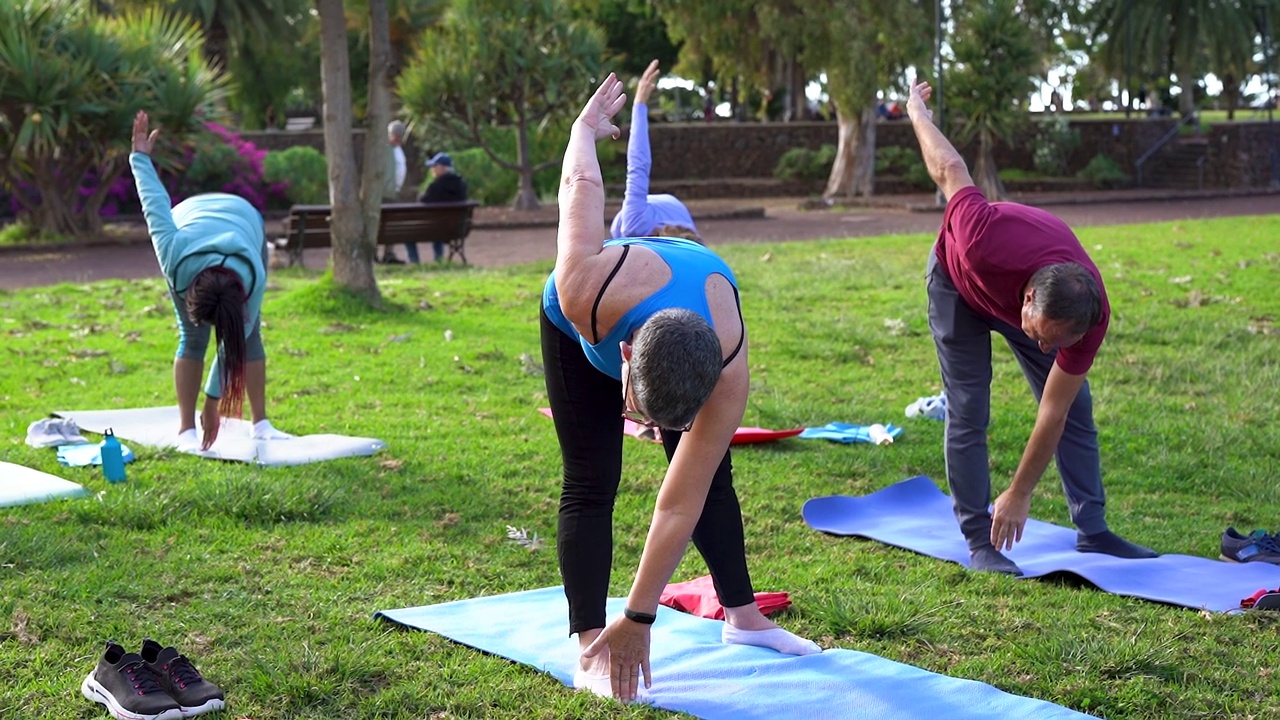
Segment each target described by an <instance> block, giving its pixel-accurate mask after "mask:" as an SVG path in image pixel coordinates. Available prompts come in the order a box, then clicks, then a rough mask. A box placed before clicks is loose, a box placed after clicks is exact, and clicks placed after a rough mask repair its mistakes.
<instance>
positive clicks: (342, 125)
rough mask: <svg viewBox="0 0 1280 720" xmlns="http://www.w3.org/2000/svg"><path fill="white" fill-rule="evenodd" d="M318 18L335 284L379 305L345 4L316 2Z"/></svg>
mask: <svg viewBox="0 0 1280 720" xmlns="http://www.w3.org/2000/svg"><path fill="white" fill-rule="evenodd" d="M316 11H317V12H318V13H319V14H320V79H321V86H322V89H323V94H324V154H325V159H326V160H327V161H328V163H329V205H330V206H331V207H332V214H331V217H330V220H329V228H330V229H329V234H330V236H331V237H332V243H333V281H334V282H335V283H337V284H338V285H341V286H344V287H346V288H348V289H350V290H352V291H353V292H355V293H357V294H359V295H362V296H364V297H366V298H368V299H369V300H370V301H375V300H376V299H377V298H378V284H377V282H376V281H375V280H374V277H373V248H372V247H369V246H368V244H367V242H366V240H365V237H364V216H363V215H362V214H361V212H360V197H359V194H358V192H357V186H356V176H357V173H356V153H355V148H354V147H352V143H351V65H350V61H349V58H348V57H347V24H346V17H345V15H344V14H343V9H342V0H316Z"/></svg>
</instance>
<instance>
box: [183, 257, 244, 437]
mask: <svg viewBox="0 0 1280 720" xmlns="http://www.w3.org/2000/svg"><path fill="white" fill-rule="evenodd" d="M244 303H245V293H244V284H243V283H241V282H240V277H239V276H237V275H236V274H235V273H234V272H232V271H230V270H228V269H226V268H222V267H211V268H208V269H207V270H203V271H201V272H200V274H198V275H196V277H195V280H193V281H192V282H191V285H190V286H189V287H188V288H187V314H188V315H189V316H190V317H191V322H193V323H195V324H197V325H200V324H208V325H212V326H213V330H214V332H215V333H216V335H217V342H218V350H217V352H218V364H219V366H220V369H221V377H219V378H218V379H219V380H220V381H221V382H222V399H221V400H219V401H218V412H219V414H221V415H222V417H232V418H238V417H240V414H241V413H242V412H243V410H244V394H245V380H244V377H245V355H246V346H245V338H244V323H245V317H244Z"/></svg>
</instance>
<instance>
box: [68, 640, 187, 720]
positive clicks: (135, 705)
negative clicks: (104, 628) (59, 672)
mask: <svg viewBox="0 0 1280 720" xmlns="http://www.w3.org/2000/svg"><path fill="white" fill-rule="evenodd" d="M80 692H81V693H84V696H85V697H87V698H89V699H90V700H92V701H94V702H96V703H101V704H103V705H105V706H107V711H108V712H110V713H111V716H112V717H114V718H117V720H180V718H181V717H182V709H181V708H180V707H179V705H178V701H177V700H175V699H173V698H172V697H170V696H169V693H167V692H165V690H164V687H163V686H162V685H161V684H160V677H159V676H158V675H157V674H156V671H155V670H153V669H152V667H151V666H150V665H148V664H147V663H146V661H145V660H143V659H142V656H141V655H138V654H136V653H126V652H125V651H124V648H122V647H120V646H119V645H117V644H116V643H113V642H108V643H107V647H106V650H105V651H104V652H103V653H102V657H101V658H100V659H99V660H98V666H97V667H96V668H94V669H93V672H91V673H89V675H88V676H87V677H85V679H84V682H82V683H80Z"/></svg>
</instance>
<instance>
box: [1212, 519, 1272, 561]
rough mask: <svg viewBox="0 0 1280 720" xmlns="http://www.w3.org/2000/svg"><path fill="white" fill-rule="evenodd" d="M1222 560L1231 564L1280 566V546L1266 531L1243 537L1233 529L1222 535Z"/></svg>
mask: <svg viewBox="0 0 1280 720" xmlns="http://www.w3.org/2000/svg"><path fill="white" fill-rule="evenodd" d="M1221 557H1222V559H1223V560H1230V561H1231V562H1240V563H1245V562H1264V563H1271V564H1273V565H1280V544H1277V543H1276V539H1275V537H1273V536H1271V535H1268V534H1267V531H1266V530H1254V531H1253V532H1251V533H1249V534H1248V535H1241V534H1240V533H1238V532H1236V529H1235V528H1233V527H1229V528H1227V531H1226V532H1224V533H1222V556H1221Z"/></svg>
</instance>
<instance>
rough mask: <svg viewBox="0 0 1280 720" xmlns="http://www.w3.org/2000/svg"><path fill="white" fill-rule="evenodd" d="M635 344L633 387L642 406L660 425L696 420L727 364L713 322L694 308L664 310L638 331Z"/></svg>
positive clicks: (632, 368)
mask: <svg viewBox="0 0 1280 720" xmlns="http://www.w3.org/2000/svg"><path fill="white" fill-rule="evenodd" d="M631 345H632V348H631V387H632V393H633V394H634V396H635V401H636V404H637V405H639V408H638V409H640V410H642V411H643V412H644V413H645V414H646V415H647V416H648V417H649V419H650V420H653V421H654V422H655V423H657V424H658V426H659V427H664V428H682V427H685V426H686V425H688V424H689V423H691V422H693V418H694V416H695V415H697V414H698V411H699V410H701V409H702V406H703V404H705V403H706V402H707V398H708V397H710V396H711V391H712V390H714V389H715V387H716V383H717V382H719V380H720V370H721V368H722V367H723V366H724V359H723V351H722V350H721V348H720V338H719V337H717V336H716V331H715V330H714V329H713V328H712V327H711V323H709V322H707V321H706V320H705V319H704V318H703V317H702V316H701V315H699V314H697V313H695V312H693V311H691V310H685V309H683V308H668V309H666V310H660V311H658V312H656V313H654V314H653V315H652V316H650V317H649V319H648V320H646V321H645V323H644V325H641V326H640V329H639V330H636V333H635V337H634V338H633V339H632V344H631Z"/></svg>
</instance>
